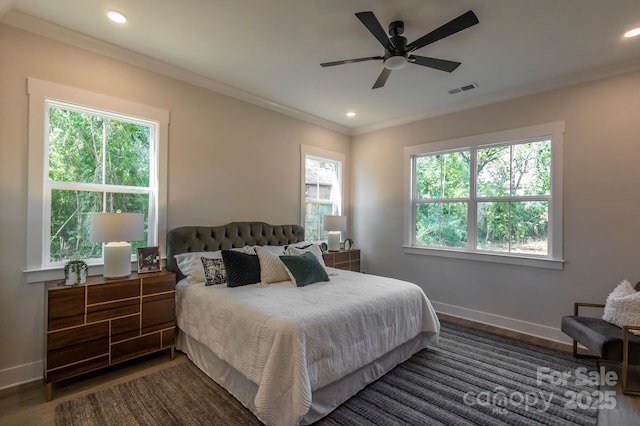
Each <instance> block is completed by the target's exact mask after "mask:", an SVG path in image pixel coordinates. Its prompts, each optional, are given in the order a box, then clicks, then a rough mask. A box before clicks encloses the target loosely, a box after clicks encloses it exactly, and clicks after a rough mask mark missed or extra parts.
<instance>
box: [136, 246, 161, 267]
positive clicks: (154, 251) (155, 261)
mask: <svg viewBox="0 0 640 426" xmlns="http://www.w3.org/2000/svg"><path fill="white" fill-rule="evenodd" d="M158 271H160V248H159V247H139V248H138V273H139V274H144V273H147V272H158Z"/></svg>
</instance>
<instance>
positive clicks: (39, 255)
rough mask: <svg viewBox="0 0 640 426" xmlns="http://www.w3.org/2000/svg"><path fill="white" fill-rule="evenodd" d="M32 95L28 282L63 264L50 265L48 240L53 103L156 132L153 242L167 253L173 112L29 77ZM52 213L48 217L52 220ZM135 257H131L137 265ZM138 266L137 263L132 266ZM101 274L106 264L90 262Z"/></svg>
mask: <svg viewBox="0 0 640 426" xmlns="http://www.w3.org/2000/svg"><path fill="white" fill-rule="evenodd" d="M27 94H28V95H29V126H28V127H29V135H28V139H29V146H28V186H27V192H28V205H27V257H26V259H27V262H26V267H25V271H24V272H25V274H26V279H27V282H41V281H45V280H51V279H57V278H59V277H60V276H61V272H62V269H63V265H59V264H50V262H49V257H48V256H49V248H48V244H49V243H48V240H47V236H48V235H49V233H50V231H49V230H48V226H49V224H50V220H51V218H50V214H51V211H50V209H51V206H50V199H49V191H50V188H51V185H49V184H47V183H45V177H46V176H47V172H48V137H47V134H48V133H47V132H48V114H49V111H48V108H49V105H50V104H53V105H56V106H59V105H60V104H72V105H74V107H76V106H77V107H81V108H82V107H85V108H87V109H88V110H89V111H91V110H92V109H93V110H100V111H107V112H110V115H111V116H113V117H127V118H134V119H135V120H136V121H139V122H141V123H144V124H145V125H149V124H151V125H152V126H153V127H154V128H155V131H156V132H157V141H158V142H157V147H154V146H153V144H152V146H151V147H150V149H151V150H152V151H151V152H150V157H151V158H154V157H155V160H156V161H151V168H150V174H151V176H150V188H151V189H152V190H153V191H155V193H156V196H155V197H154V200H153V201H154V202H153V206H150V209H149V218H148V221H149V227H148V230H149V233H148V240H147V241H148V244H149V245H154V246H156V245H157V246H159V247H160V250H161V252H166V250H165V245H166V243H165V239H166V232H167V153H168V138H169V111H166V110H162V109H158V108H155V107H151V106H147V105H142V104H137V103H134V102H130V101H126V100H122V99H118V98H114V97H110V96H106V95H102V94H97V93H93V92H89V91H86V90H81V89H77V88H74V87H69V86H64V85H61V84H57V83H51V82H47V81H43V80H39V79H36V78H32V77H29V78H28V79H27ZM47 215H49V217H48V216H47ZM133 262H135V256H132V263H133ZM132 266H134V265H132ZM101 273H102V262H101V261H98V262H91V265H90V269H89V274H90V275H96V274H101Z"/></svg>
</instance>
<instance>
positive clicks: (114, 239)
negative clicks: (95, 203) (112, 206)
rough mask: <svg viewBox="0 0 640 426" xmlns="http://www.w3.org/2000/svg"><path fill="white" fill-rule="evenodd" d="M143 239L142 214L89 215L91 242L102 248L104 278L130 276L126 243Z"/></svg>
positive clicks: (129, 248)
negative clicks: (101, 245) (102, 244)
mask: <svg viewBox="0 0 640 426" xmlns="http://www.w3.org/2000/svg"><path fill="white" fill-rule="evenodd" d="M142 239H144V215H143V214H142V213H93V214H92V215H91V242H92V243H107V244H105V246H104V268H103V271H102V275H103V276H104V277H105V278H122V277H128V276H129V275H131V244H129V243H128V241H140V240H142Z"/></svg>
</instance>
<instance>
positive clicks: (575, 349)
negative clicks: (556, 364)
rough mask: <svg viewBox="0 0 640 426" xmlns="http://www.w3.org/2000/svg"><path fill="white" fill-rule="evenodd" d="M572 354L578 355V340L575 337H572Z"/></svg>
mask: <svg viewBox="0 0 640 426" xmlns="http://www.w3.org/2000/svg"><path fill="white" fill-rule="evenodd" d="M572 353H573V356H574V358H575V357H577V356H578V341H577V340H576V339H573V351H572Z"/></svg>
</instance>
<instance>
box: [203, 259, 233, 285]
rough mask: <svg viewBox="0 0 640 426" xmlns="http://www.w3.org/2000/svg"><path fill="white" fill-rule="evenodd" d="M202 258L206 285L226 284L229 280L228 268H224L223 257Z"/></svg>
mask: <svg viewBox="0 0 640 426" xmlns="http://www.w3.org/2000/svg"><path fill="white" fill-rule="evenodd" d="M200 260H201V261H202V267H203V268H204V277H205V282H204V285H206V286H207V285H214V284H224V283H226V282H227V270H226V269H224V261H223V260H222V259H207V258H206V257H201V258H200Z"/></svg>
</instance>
